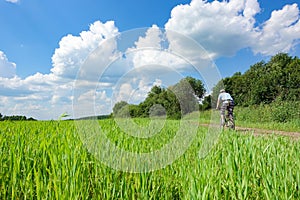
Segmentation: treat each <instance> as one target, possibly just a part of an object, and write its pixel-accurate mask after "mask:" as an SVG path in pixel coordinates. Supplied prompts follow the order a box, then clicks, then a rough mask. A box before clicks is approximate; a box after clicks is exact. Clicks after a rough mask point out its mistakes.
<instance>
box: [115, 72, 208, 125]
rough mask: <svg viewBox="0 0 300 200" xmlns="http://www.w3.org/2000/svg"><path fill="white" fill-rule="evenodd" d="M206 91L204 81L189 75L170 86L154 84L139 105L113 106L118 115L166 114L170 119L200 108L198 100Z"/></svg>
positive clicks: (178, 117) (146, 115) (122, 103)
mask: <svg viewBox="0 0 300 200" xmlns="http://www.w3.org/2000/svg"><path fill="white" fill-rule="evenodd" d="M204 93H205V88H204V85H203V83H202V82H201V81H200V80H197V79H195V78H193V77H189V76H188V77H186V78H183V79H182V80H180V81H179V82H178V83H177V84H175V85H173V86H170V87H169V88H162V87H160V86H153V87H152V88H151V90H150V92H149V93H148V96H147V97H146V99H145V100H144V101H143V102H141V103H140V104H139V105H131V104H128V103H127V102H124V101H121V102H118V103H117V104H116V105H115V106H114V108H113V113H114V115H115V116H118V117H129V116H130V117H149V116H164V115H166V116H167V118H169V119H180V118H181V116H182V115H185V114H187V113H191V112H193V111H196V110H198V109H199V103H198V100H199V99H200V98H202V97H203V95H204Z"/></svg>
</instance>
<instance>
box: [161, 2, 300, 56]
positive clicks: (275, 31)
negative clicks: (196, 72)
mask: <svg viewBox="0 0 300 200" xmlns="http://www.w3.org/2000/svg"><path fill="white" fill-rule="evenodd" d="M259 12H260V6H259V3H258V2H257V0H230V1H222V2H220V1H213V2H207V1H202V0H192V2H191V3H190V4H188V5H179V6H176V7H175V8H174V9H173V10H172V13H171V18H170V19H169V21H168V22H167V23H166V24H165V28H166V29H170V30H174V31H178V32H180V33H183V34H185V35H187V36H190V37H192V38H194V39H195V40H196V41H197V42H198V43H200V44H201V45H202V46H203V47H204V48H205V49H206V50H207V51H208V52H209V54H210V56H211V57H212V58H218V57H221V56H233V55H234V54H235V53H236V52H237V51H239V50H240V49H243V48H247V47H250V48H251V49H252V50H253V51H254V52H255V53H261V54H265V55H273V54H274V53H277V52H280V51H284V52H288V51H289V50H290V49H291V48H292V47H293V46H294V45H295V42H296V41H297V40H299V39H300V34H299V10H298V7H297V4H293V5H286V6H285V7H284V8H283V9H282V10H279V11H273V13H272V16H271V18H270V19H269V20H268V21H267V22H266V23H265V24H263V27H262V28H259V26H258V27H257V26H255V22H256V21H255V18H254V17H255V15H256V14H258V13H259Z"/></svg>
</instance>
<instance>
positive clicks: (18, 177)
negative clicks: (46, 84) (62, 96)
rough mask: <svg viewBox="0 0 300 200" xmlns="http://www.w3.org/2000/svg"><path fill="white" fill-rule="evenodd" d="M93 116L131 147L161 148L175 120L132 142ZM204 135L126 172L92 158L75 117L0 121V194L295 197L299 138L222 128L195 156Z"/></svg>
mask: <svg viewBox="0 0 300 200" xmlns="http://www.w3.org/2000/svg"><path fill="white" fill-rule="evenodd" d="M98 122H99V124H100V125H101V126H102V127H104V128H105V129H107V130H108V135H107V136H108V138H110V140H112V141H114V142H115V143H116V144H118V145H119V146H120V147H122V148H128V149H135V150H136V151H152V150H153V149H159V148H161V147H162V146H163V145H164V144H165V143H168V141H169V140H170V139H171V138H172V137H174V132H176V130H177V129H176V127H178V126H179V123H180V121H178V120H167V124H166V125H165V127H164V128H163V129H162V130H161V134H158V135H155V136H154V137H153V138H151V139H150V140H143V139H140V140H139V142H138V144H136V143H135V142H133V138H132V137H130V136H126V134H124V133H123V132H122V129H120V128H119V127H118V125H117V124H116V122H115V121H114V120H113V119H105V120H99V121H98ZM196 122H197V121H196ZM137 123H140V124H141V125H143V124H148V123H149V120H148V119H137ZM206 133H207V127H205V126H199V128H198V129H197V134H196V137H195V139H194V140H193V142H192V144H191V145H190V147H189V148H188V149H187V151H186V152H185V153H184V154H183V155H182V156H180V157H179V158H178V159H177V160H175V161H174V162H173V163H172V164H170V165H168V166H166V167H164V168H162V169H159V170H154V171H149V172H144V173H129V172H123V171H118V170H114V169H112V168H110V167H109V166H106V165H105V164H103V163H102V162H101V161H99V160H97V159H96V158H95V156H94V155H93V154H91V153H90V152H89V151H88V150H87V148H86V146H85V145H84V144H83V142H82V140H81V139H80V136H79V133H78V129H77V128H76V126H75V123H74V121H18V122H17V121H16V122H14V121H3V122H1V123H0V153H1V156H0V165H1V167H0V199H300V189H299V186H300V171H299V169H300V157H299V152H300V141H299V140H295V139H292V138H289V137H283V136H276V135H269V136H259V137H257V136H254V135H253V134H252V133H251V132H246V133H239V132H235V131H227V130H226V131H223V132H222V133H221V134H220V136H219V138H218V141H217V143H216V144H215V145H214V146H213V148H212V149H211V150H210V152H209V153H208V154H207V155H206V156H205V157H200V156H199V150H200V148H201V145H202V142H203V139H204V137H205V134H206ZM137 145H138V146H137Z"/></svg>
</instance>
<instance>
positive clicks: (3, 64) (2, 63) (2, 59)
mask: <svg viewBox="0 0 300 200" xmlns="http://www.w3.org/2000/svg"><path fill="white" fill-rule="evenodd" d="M15 75H16V64H15V63H13V62H10V61H8V59H7V57H6V55H5V54H4V53H3V52H2V51H0V77H3V78H12V77H14V76H15Z"/></svg>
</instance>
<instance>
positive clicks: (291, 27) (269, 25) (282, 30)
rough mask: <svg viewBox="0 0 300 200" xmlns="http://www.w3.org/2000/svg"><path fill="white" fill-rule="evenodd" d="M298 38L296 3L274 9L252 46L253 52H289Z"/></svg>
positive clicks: (297, 42) (270, 53)
mask: <svg viewBox="0 0 300 200" xmlns="http://www.w3.org/2000/svg"><path fill="white" fill-rule="evenodd" d="M299 40H300V20H299V8H298V6H297V4H293V5H286V6H284V7H283V8H282V9H281V10H275V11H273V12H272V14H271V18H270V19H269V20H267V21H266V22H265V23H264V25H263V27H262V30H261V33H260V36H259V37H258V41H256V42H255V43H254V44H253V45H252V46H253V50H254V52H255V53H263V54H267V55H274V54H276V53H278V52H289V51H290V50H291V49H292V48H293V47H294V46H295V45H296V44H299Z"/></svg>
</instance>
